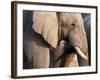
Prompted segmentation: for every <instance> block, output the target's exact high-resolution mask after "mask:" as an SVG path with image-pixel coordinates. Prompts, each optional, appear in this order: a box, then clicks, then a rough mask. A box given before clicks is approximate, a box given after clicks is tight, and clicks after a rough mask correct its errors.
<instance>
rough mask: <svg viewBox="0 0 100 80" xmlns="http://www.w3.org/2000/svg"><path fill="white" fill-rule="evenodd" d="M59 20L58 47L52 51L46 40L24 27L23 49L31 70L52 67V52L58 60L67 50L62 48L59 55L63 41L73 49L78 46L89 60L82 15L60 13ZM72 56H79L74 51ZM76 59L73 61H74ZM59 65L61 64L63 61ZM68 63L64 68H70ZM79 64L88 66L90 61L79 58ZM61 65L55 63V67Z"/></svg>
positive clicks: (27, 26)
mask: <svg viewBox="0 0 100 80" xmlns="http://www.w3.org/2000/svg"><path fill="white" fill-rule="evenodd" d="M57 18H58V23H59V26H58V27H59V28H58V46H57V47H56V48H53V49H51V45H50V44H49V43H47V42H46V40H44V38H43V37H42V36H41V35H40V34H38V33H36V32H35V31H34V30H33V29H32V28H31V26H30V28H29V25H24V27H25V28H24V34H23V36H24V37H23V47H24V53H25V56H26V59H27V62H28V63H29V64H31V65H30V66H31V68H48V67H52V64H50V62H51V63H52V61H51V59H50V58H51V56H50V54H52V51H53V54H54V58H55V60H56V59H58V56H59V55H61V54H63V51H65V49H64V50H63V48H66V47H62V48H61V53H59V54H58V53H57V51H58V50H60V49H59V46H61V45H60V42H61V41H62V40H65V41H66V42H68V43H69V44H70V45H72V46H73V47H76V46H77V47H79V48H80V49H81V50H82V52H83V53H84V54H85V55H86V56H87V58H88V50H87V49H88V48H87V39H86V34H85V30H84V24H83V20H82V17H81V14H79V13H59V14H58V15H57ZM33 22H34V21H33ZM33 25H34V24H33ZM28 28H29V29H28ZM57 48H58V49H57ZM66 49H67V48H66ZM50 52H51V53H50ZM58 52H59V51H58ZM66 54H67V53H66ZM55 55H56V56H55ZM72 55H74V56H75V57H76V56H77V55H76V53H75V52H74V51H73V54H72ZM72 57H73V56H72ZM75 57H74V58H75ZM74 58H73V59H72V60H73V61H74ZM69 60H70V59H69ZM54 62H55V61H54ZM58 63H59V64H61V61H60V62H58ZM68 63H69V62H67V59H66V60H65V63H64V64H65V65H64V64H63V66H69V64H68ZM78 63H79V65H80V66H87V65H88V61H85V60H84V59H82V58H80V57H78ZM59 64H56V63H55V64H54V65H53V67H55V66H56V67H58V66H61V65H59ZM66 64H67V65H66ZM75 66H77V65H75ZM26 68H27V67H26ZM28 68H30V67H28Z"/></svg>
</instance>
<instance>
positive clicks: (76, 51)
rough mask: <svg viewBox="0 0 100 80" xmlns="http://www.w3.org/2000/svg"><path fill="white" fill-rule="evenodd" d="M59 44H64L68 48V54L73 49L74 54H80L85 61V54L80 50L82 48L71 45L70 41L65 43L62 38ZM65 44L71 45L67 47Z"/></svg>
mask: <svg viewBox="0 0 100 80" xmlns="http://www.w3.org/2000/svg"><path fill="white" fill-rule="evenodd" d="M61 44H66V46H65V48H67V49H68V50H69V54H70V52H71V51H75V54H77V55H78V56H80V57H81V58H82V59H84V60H86V61H87V60H88V58H87V56H86V55H85V54H84V52H82V50H81V49H80V48H79V47H77V46H73V45H71V44H70V43H67V42H66V41H64V40H62V41H61V42H60V45H61ZM67 45H70V46H71V47H67Z"/></svg>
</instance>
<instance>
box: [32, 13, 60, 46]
mask: <svg viewBox="0 0 100 80" xmlns="http://www.w3.org/2000/svg"><path fill="white" fill-rule="evenodd" d="M33 22H34V24H33V26H32V28H33V30H34V31H35V32H37V33H39V34H40V35H42V37H43V38H44V40H46V41H47V42H48V43H49V44H50V45H51V46H52V47H54V48H55V47H56V46H57V43H58V19H57V16H56V13H55V12H34V14H33Z"/></svg>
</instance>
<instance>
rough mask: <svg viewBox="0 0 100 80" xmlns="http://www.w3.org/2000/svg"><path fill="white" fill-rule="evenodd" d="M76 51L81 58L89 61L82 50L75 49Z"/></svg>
mask: <svg viewBox="0 0 100 80" xmlns="http://www.w3.org/2000/svg"><path fill="white" fill-rule="evenodd" d="M75 50H76V52H77V54H78V55H79V56H81V57H82V58H83V59H85V60H86V61H87V60H88V59H87V57H86V56H85V55H84V53H83V52H82V51H81V50H80V48H79V47H75Z"/></svg>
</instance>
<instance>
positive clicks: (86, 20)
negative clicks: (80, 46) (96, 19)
mask: <svg viewBox="0 0 100 80" xmlns="http://www.w3.org/2000/svg"><path fill="white" fill-rule="evenodd" d="M82 17H83V21H84V28H85V31H86V35H87V41H88V52H89V59H90V58H91V57H90V54H91V14H88V13H87V14H82ZM89 64H90V62H89Z"/></svg>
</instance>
